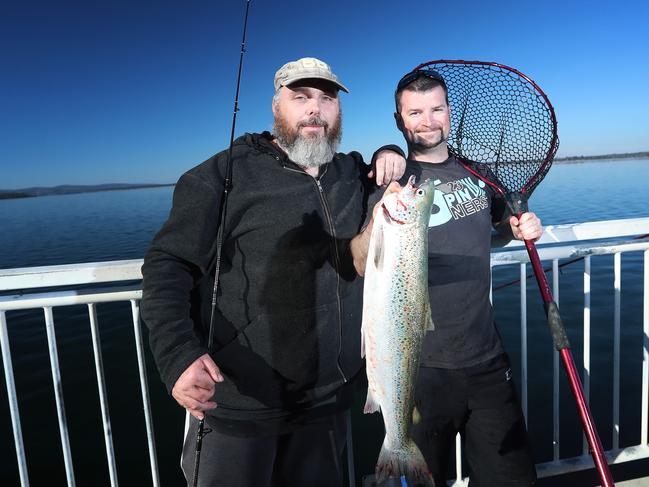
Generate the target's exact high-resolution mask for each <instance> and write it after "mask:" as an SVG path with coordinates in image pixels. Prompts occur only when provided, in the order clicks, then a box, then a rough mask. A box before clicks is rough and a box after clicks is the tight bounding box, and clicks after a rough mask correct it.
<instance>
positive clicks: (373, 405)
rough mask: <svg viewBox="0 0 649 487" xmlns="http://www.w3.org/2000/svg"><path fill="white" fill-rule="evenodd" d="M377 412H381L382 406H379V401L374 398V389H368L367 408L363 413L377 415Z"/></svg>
mask: <svg viewBox="0 0 649 487" xmlns="http://www.w3.org/2000/svg"><path fill="white" fill-rule="evenodd" d="M377 411H381V406H379V403H378V401H377V400H376V398H375V397H374V394H373V393H372V388H371V387H368V388H367V399H366V400H365V407H364V408H363V413H365V414H371V413H376V412H377Z"/></svg>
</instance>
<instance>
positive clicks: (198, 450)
mask: <svg viewBox="0 0 649 487" xmlns="http://www.w3.org/2000/svg"><path fill="white" fill-rule="evenodd" d="M204 427H205V419H204V418H203V419H200V420H199V421H198V431H197V432H196V452H195V454H194V473H193V475H192V487H196V486H197V485H198V467H199V465H200V463H201V449H202V448H203V429H204Z"/></svg>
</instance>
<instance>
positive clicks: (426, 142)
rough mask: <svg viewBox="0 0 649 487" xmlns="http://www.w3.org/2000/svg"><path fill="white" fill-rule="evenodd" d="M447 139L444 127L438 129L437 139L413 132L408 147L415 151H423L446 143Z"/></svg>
mask: <svg viewBox="0 0 649 487" xmlns="http://www.w3.org/2000/svg"><path fill="white" fill-rule="evenodd" d="M447 140H448V133H444V129H439V139H438V140H430V139H427V138H425V137H422V136H420V135H419V134H417V133H414V134H413V137H412V139H411V140H410V147H412V148H413V149H414V150H415V151H425V150H429V149H434V148H435V147H437V146H439V145H441V144H444V143H446V141H447Z"/></svg>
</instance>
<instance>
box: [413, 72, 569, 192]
mask: <svg viewBox="0 0 649 487" xmlns="http://www.w3.org/2000/svg"><path fill="white" fill-rule="evenodd" d="M419 69H434V70H435V71H437V72H438V73H439V74H440V75H441V76H442V77H443V78H444V80H445V82H446V85H447V87H448V98H449V104H450V107H451V131H450V134H449V139H448V145H449V149H450V151H451V152H452V153H453V154H454V155H456V156H458V157H459V158H460V159H462V160H464V161H465V162H466V163H467V164H469V165H470V166H471V167H472V168H473V169H474V170H476V171H477V172H479V173H480V174H481V175H483V177H485V178H486V179H488V180H489V181H491V182H492V183H494V184H496V185H497V186H499V187H500V188H501V189H502V190H503V191H504V192H505V193H514V192H517V193H523V194H526V195H527V196H529V194H531V193H532V191H533V190H534V188H535V187H536V186H537V185H538V184H539V182H541V180H542V179H543V177H544V176H545V174H546V173H547V171H548V170H549V169H550V166H551V164H552V160H553V158H554V155H555V153H556V151H557V148H558V145H559V140H558V137H557V130H556V119H555V116H554V110H553V108H552V105H550V102H549V101H548V100H547V98H546V97H545V95H544V94H543V92H542V91H541V90H540V89H539V88H538V87H537V86H536V85H535V84H534V82H533V81H531V80H529V79H528V78H526V77H525V76H524V75H522V74H520V73H518V72H516V71H515V70H512V69H511V68H507V67H505V66H501V65H496V64H493V63H484V62H479V61H432V62H430V63H426V64H425V65H422V66H420V67H419Z"/></svg>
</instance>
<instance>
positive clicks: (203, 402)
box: [171, 353, 223, 420]
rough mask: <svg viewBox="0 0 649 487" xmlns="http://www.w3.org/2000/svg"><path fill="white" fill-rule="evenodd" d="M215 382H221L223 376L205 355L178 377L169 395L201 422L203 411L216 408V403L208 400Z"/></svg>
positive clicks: (212, 393)
mask: <svg viewBox="0 0 649 487" xmlns="http://www.w3.org/2000/svg"><path fill="white" fill-rule="evenodd" d="M217 382H223V376H222V375H221V371H220V370H219V368H218V367H217V365H216V364H215V363H214V361H213V360H212V358H211V357H210V356H209V354H207V353H206V354H205V355H201V356H200V357H198V358H197V359H196V360H195V361H194V362H193V363H192V364H191V365H190V366H189V367H187V368H186V369H185V371H184V372H183V373H182V374H181V375H180V377H178V380H177V381H176V383H175V384H174V387H173V389H172V390H171V395H172V396H173V397H174V399H175V400H176V401H177V402H178V404H180V405H181V406H182V407H184V408H185V409H186V410H187V411H189V414H191V415H192V416H194V417H195V418H196V419H198V420H201V419H203V417H204V416H205V414H204V413H203V411H207V410H208V409H214V408H215V407H216V403H215V402H214V401H210V399H211V398H212V396H213V395H214V384H216V383H217Z"/></svg>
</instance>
